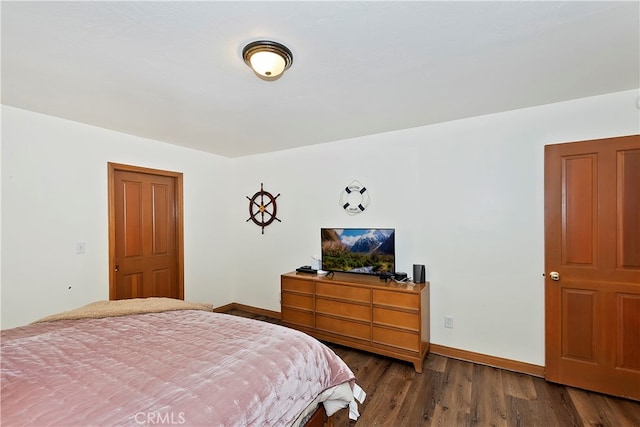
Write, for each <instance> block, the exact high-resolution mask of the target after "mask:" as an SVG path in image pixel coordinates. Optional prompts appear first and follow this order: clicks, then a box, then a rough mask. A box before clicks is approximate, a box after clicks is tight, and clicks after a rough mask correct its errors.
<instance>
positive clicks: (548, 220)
mask: <svg viewBox="0 0 640 427" xmlns="http://www.w3.org/2000/svg"><path fill="white" fill-rule="evenodd" d="M545 264H546V279H545V317H546V319H545V323H546V355H545V358H546V363H545V364H546V379H547V380H549V381H553V382H558V383H561V384H566V385H570V386H575V387H580V388H585V389H589V390H594V391H598V392H602V393H607V394H612V395H616V396H624V397H629V398H632V399H636V400H640V135H634V136H627V137H619V138H608V139H600V140H593V141H583V142H576V143H569V144H557V145H549V146H546V147H545ZM552 272H553V273H552ZM556 273H557V275H556ZM552 276H553V277H552ZM554 279H555V280H554Z"/></svg>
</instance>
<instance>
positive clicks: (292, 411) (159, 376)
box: [0, 298, 364, 426]
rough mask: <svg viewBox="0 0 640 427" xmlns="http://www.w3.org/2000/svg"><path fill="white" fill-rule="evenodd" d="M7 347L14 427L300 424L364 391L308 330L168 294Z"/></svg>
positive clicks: (79, 313) (59, 320)
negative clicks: (233, 313) (221, 310)
mask: <svg viewBox="0 0 640 427" xmlns="http://www.w3.org/2000/svg"><path fill="white" fill-rule="evenodd" d="M1 347H2V359H1V366H2V390H1V394H0V395H1V397H0V399H1V415H0V417H1V418H0V421H1V424H2V425H7V426H18V425H38V426H44V425H64V426H80V425H82V426H89V425H95V426H120V425H128V426H135V425H183V426H298V425H301V424H304V423H306V422H308V420H309V419H310V418H312V417H313V419H314V420H317V419H318V416H317V413H318V412H316V411H317V410H318V409H317V408H324V410H325V411H326V414H327V415H328V416H330V415H332V414H333V413H335V412H336V411H337V410H339V409H341V408H344V407H347V406H348V407H349V408H350V416H351V418H357V416H358V413H357V403H356V402H355V400H354V397H358V398H359V399H360V400H363V398H364V393H363V392H362V390H361V389H360V388H359V387H358V386H357V384H356V382H355V378H354V375H353V373H352V372H351V370H350V369H349V367H348V366H347V365H346V364H345V363H344V362H343V361H342V360H341V359H340V358H339V357H338V356H336V354H335V353H334V352H333V351H332V350H331V349H329V348H328V347H326V346H325V345H324V344H322V343H320V342H319V341H317V340H315V339H313V338H311V337H309V336H308V335H306V334H304V333H301V332H298V331H295V330H292V329H289V328H285V327H282V326H279V325H274V324H271V323H267V322H260V321H257V320H252V319H246V318H242V317H236V316H231V315H227V314H221V313H214V312H212V308H211V306H206V305H202V304H191V303H188V302H184V301H179V300H171V299H167V298H146V299H133V300H120V301H100V302H97V303H93V304H89V305H87V306H85V307H82V308H80V309H78V310H73V311H71V312H65V313H62V314H60V315H56V316H51V317H48V318H45V319H41V320H40V321H38V322H35V323H33V324H31V325H27V326H23V327H18V328H14V329H8V330H3V331H2V342H1ZM314 412H315V413H316V415H315V416H314V415H313V414H314Z"/></svg>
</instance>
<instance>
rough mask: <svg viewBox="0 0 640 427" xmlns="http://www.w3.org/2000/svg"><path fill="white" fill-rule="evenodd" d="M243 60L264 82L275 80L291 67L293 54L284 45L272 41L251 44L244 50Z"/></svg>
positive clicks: (259, 41)
mask: <svg viewBox="0 0 640 427" xmlns="http://www.w3.org/2000/svg"><path fill="white" fill-rule="evenodd" d="M242 58H244V62H246V63H247V65H248V66H249V67H251V68H252V69H253V71H254V72H255V73H256V74H257V75H258V77H260V78H261V79H263V80H275V79H277V78H279V77H280V75H281V74H282V73H283V72H284V71H285V70H287V69H288V68H289V67H291V64H292V63H293V54H292V53H291V51H290V50H289V49H288V48H287V47H286V46H284V45H282V44H280V43H278V42H274V41H270V40H258V41H255V42H251V43H249V44H248V45H246V46H245V47H244V49H242Z"/></svg>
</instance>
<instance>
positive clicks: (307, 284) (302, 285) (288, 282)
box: [280, 277, 313, 294]
mask: <svg viewBox="0 0 640 427" xmlns="http://www.w3.org/2000/svg"><path fill="white" fill-rule="evenodd" d="M280 283H281V286H282V290H283V291H296V292H303V293H306V294H313V281H311V280H301V279H292V278H290V277H283V278H282V280H281V281H280Z"/></svg>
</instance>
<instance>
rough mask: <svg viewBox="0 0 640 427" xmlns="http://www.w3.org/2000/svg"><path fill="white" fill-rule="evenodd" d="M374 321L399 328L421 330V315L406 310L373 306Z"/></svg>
mask: <svg viewBox="0 0 640 427" xmlns="http://www.w3.org/2000/svg"><path fill="white" fill-rule="evenodd" d="M373 323H375V324H382V325H387V326H396V327H398V328H403V329H410V330H411V331H415V332H418V331H419V330H420V315H419V314H418V313H409V312H406V311H398V310H390V309H388V308H381V307H375V306H374V307H373Z"/></svg>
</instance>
